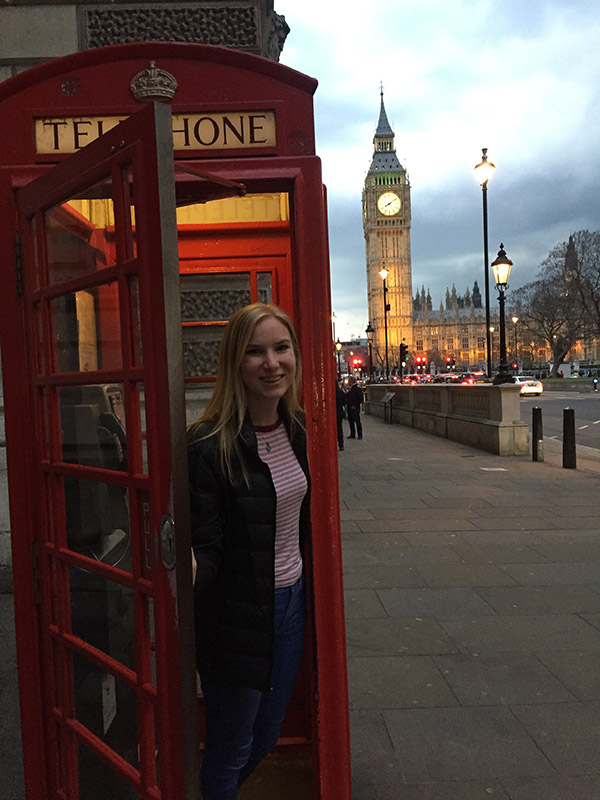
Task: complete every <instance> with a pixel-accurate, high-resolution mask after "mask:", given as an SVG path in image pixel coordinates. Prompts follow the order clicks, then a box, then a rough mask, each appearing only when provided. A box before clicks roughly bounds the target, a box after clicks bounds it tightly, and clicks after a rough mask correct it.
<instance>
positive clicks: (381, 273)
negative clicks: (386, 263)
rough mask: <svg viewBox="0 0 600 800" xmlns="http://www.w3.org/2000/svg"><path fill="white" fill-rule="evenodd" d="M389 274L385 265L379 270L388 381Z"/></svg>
mask: <svg viewBox="0 0 600 800" xmlns="http://www.w3.org/2000/svg"><path fill="white" fill-rule="evenodd" d="M389 274H390V271H389V270H388V269H386V268H385V267H384V268H383V269H380V270H379V276H380V277H381V279H382V280H383V324H384V328H385V379H386V381H389V379H390V362H389V354H388V311H389V310H390V306H389V303H388V301H387V293H388V288H387V283H386V278H387V276H388V275H389Z"/></svg>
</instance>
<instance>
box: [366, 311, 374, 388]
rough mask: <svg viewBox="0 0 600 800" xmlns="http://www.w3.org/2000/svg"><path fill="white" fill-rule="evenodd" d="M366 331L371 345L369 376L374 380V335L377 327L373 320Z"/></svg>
mask: <svg viewBox="0 0 600 800" xmlns="http://www.w3.org/2000/svg"><path fill="white" fill-rule="evenodd" d="M365 333H366V334H367V343H368V345H369V378H370V379H371V380H373V336H374V335H375V328H374V327H373V326H372V325H371V322H369V323H368V324H367V327H366V328H365Z"/></svg>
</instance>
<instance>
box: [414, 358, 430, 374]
mask: <svg viewBox="0 0 600 800" xmlns="http://www.w3.org/2000/svg"><path fill="white" fill-rule="evenodd" d="M426 361H427V358H426V357H425V356H415V364H416V369H417V372H425V363H426Z"/></svg>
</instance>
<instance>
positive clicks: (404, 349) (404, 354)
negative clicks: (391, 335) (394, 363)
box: [400, 342, 408, 362]
mask: <svg viewBox="0 0 600 800" xmlns="http://www.w3.org/2000/svg"><path fill="white" fill-rule="evenodd" d="M400 361H403V362H406V361H408V345H407V344H404V342H402V343H401V345H400Z"/></svg>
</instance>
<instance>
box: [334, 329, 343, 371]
mask: <svg viewBox="0 0 600 800" xmlns="http://www.w3.org/2000/svg"><path fill="white" fill-rule="evenodd" d="M335 349H336V350H337V360H338V381H341V379H342V364H341V361H340V352H341V350H342V343H341V342H340V340H339V339H338V340H337V342H336V343H335Z"/></svg>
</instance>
